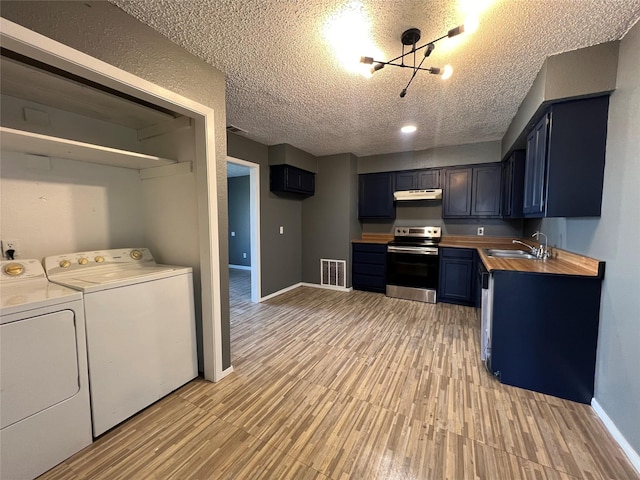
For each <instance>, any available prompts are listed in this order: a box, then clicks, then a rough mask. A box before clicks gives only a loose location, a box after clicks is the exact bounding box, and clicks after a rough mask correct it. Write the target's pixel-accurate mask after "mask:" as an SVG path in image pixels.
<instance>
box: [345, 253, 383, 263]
mask: <svg viewBox="0 0 640 480" xmlns="http://www.w3.org/2000/svg"><path fill="white" fill-rule="evenodd" d="M386 255H387V254H386V253H369V252H353V260H352V262H353V263H371V264H374V265H384V264H385V262H386Z"/></svg>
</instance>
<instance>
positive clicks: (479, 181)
mask: <svg viewBox="0 0 640 480" xmlns="http://www.w3.org/2000/svg"><path fill="white" fill-rule="evenodd" d="M501 181H502V165H501V164H499V163H497V164H491V165H487V166H482V167H474V168H473V194H472V204H471V215H473V216H479V217H498V216H500V199H501V198H502V197H501V194H500V184H501Z"/></svg>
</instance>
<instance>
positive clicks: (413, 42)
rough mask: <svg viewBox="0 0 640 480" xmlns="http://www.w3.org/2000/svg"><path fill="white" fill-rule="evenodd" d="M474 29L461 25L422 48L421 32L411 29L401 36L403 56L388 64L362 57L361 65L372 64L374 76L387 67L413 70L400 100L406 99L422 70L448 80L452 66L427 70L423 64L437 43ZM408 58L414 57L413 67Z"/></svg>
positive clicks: (393, 59)
mask: <svg viewBox="0 0 640 480" xmlns="http://www.w3.org/2000/svg"><path fill="white" fill-rule="evenodd" d="M473 27H475V25H473V26H471V25H467V27H466V29H465V25H459V26H457V27H455V28H452V29H451V30H449V31H448V32H447V34H446V35H443V36H441V37H439V38H436V39H435V40H431V41H430V42H428V43H425V44H424V45H421V46H418V45H417V44H418V42H419V41H420V30H419V29H417V28H410V29H409V30H405V31H404V32H402V35H401V36H400V41H401V42H402V55H398V56H397V57H395V58H392V59H391V60H389V61H388V62H382V61H380V60H374V59H373V58H372V57H360V63H366V64H370V65H371V73H372V74H373V73H375V72H377V71H378V70H382V69H383V68H384V66H385V65H391V66H394V67H402V68H410V69H412V70H413V75H411V78H410V79H409V83H407V86H406V87H404V88H403V89H402V91H401V92H400V98H404V96H405V95H406V94H407V89H408V88H409V85H411V82H412V81H413V79H414V78H415V76H416V74H417V73H418V72H419V71H421V70H422V71H424V72H429V73H430V74H432V75H441V76H442V79H443V80H446V79H447V78H449V77H450V76H451V74H452V73H453V69H452V68H451V66H450V65H446V66H445V67H444V68H438V67H429V68H425V67H423V66H422V64H423V63H424V61H425V60H426V58H427V57H428V56H429V55H431V53H432V52H433V50H434V49H435V48H436V45H435V44H436V42H439V41H440V40H443V39H445V38H451V37H455V36H456V35H460V34H461V33H463V32H465V31H470V30H473V29H475V28H473ZM407 47H410V48H409V51H407V52H405V49H406V48H407ZM423 49H424V56H423V57H422V59H421V60H420V63H418V64H417V65H416V62H417V52H418V51H420V50H423ZM407 56H412V57H413V62H412V64H411V65H407V64H405V63H404V59H405V57H407ZM398 60H399V61H400V63H397V62H398Z"/></svg>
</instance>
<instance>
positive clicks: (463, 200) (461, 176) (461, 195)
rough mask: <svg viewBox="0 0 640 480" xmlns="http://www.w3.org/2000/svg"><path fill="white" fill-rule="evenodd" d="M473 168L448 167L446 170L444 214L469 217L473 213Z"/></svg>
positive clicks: (443, 200)
mask: <svg viewBox="0 0 640 480" xmlns="http://www.w3.org/2000/svg"><path fill="white" fill-rule="evenodd" d="M472 180H473V168H471V167H461V168H447V169H446V170H445V172H444V191H443V199H442V216H443V217H445V218H447V217H454V218H455V217H468V216H470V215H471V191H472V190H471V182H472Z"/></svg>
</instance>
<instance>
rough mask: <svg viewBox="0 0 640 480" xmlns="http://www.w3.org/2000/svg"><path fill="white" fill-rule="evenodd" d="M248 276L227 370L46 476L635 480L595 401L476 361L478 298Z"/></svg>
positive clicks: (236, 289) (236, 300)
mask: <svg viewBox="0 0 640 480" xmlns="http://www.w3.org/2000/svg"><path fill="white" fill-rule="evenodd" d="M243 278H244V280H243ZM248 278H249V272H243V271H238V270H232V271H231V284H232V297H231V310H232V321H231V337H232V339H231V342H232V355H233V365H234V369H235V372H234V373H233V374H231V375H230V376H228V377H227V378H225V379H224V380H223V381H221V382H219V383H217V384H213V383H208V382H205V381H204V380H201V379H197V380H194V381H192V382H190V383H189V384H187V385H186V386H184V387H183V388H181V389H179V390H178V391H176V392H174V393H172V394H171V395H169V396H167V397H166V398H164V399H163V400H161V401H160V402H158V403H156V404H154V405H152V406H151V407H149V408H148V409H146V410H144V411H143V412H141V413H140V414H138V415H137V416H135V417H133V418H132V419H130V420H129V421H127V422H125V423H123V424H122V425H120V426H118V427H116V428H115V429H113V430H112V431H110V432H108V433H107V434H105V435H103V436H102V437H101V438H100V439H99V440H97V441H96V442H95V443H94V444H93V445H91V446H89V447H87V448H86V449H84V450H83V451H82V452H80V453H78V454H76V455H75V456H73V457H71V458H70V459H69V460H67V461H66V462H64V463H63V464H61V465H59V466H58V467H56V468H54V469H53V470H51V471H49V472H48V473H47V474H45V475H44V476H43V477H42V478H43V479H47V480H54V479H146V478H154V479H279V478H287V479H363V480H368V479H391V480H395V479H403V480H408V479H437V480H440V479H452V480H458V479H491V480H496V479H505V480H512V479H513V480H515V479H521V478H522V479H603V478H604V479H617V480H620V479H637V478H640V476H638V475H637V473H636V472H635V471H634V470H633V468H632V467H631V465H630V463H629V462H628V461H627V459H626V458H625V456H624V454H623V453H622V451H621V450H620V449H619V447H618V446H617V445H616V443H615V442H614V441H613V439H612V438H611V437H610V435H609V434H608V433H607V431H606V430H605V428H604V427H603V425H602V423H601V422H600V420H599V419H598V418H597V417H596V415H595V413H594V412H593V410H592V409H591V407H589V406H587V405H582V404H577V403H572V402H569V401H564V400H561V399H558V398H554V397H550V396H546V395H542V394H538V393H534V392H530V391H527V390H522V389H518V388H514V387H509V386H505V385H501V384H500V383H499V382H497V381H496V380H495V379H494V378H492V377H491V376H490V375H489V374H488V373H487V372H486V371H485V370H484V369H483V367H482V365H481V363H480V360H479V358H480V354H479V325H478V321H477V319H476V312H475V310H474V309H471V308H466V307H458V306H453V305H445V304H437V305H428V304H422V303H417V302H410V301H405V300H397V299H391V298H387V297H385V296H384V295H379V294H373V293H365V292H352V293H342V292H335V291H330V290H321V289H314V288H308V287H301V288H297V289H295V290H293V291H291V292H288V293H286V294H283V295H281V296H278V297H276V298H273V299H271V300H269V301H267V302H264V303H262V304H252V303H250V301H249V297H250V295H249V290H248V286H247V282H248ZM243 282H244V283H243ZM34 454H37V453H36V452H34Z"/></svg>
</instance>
